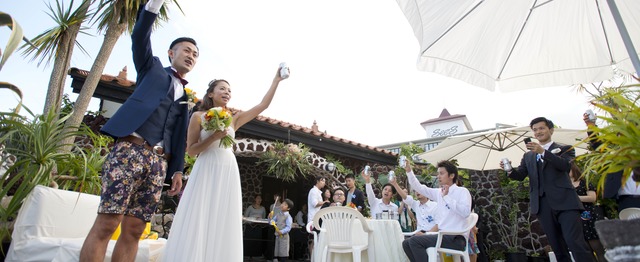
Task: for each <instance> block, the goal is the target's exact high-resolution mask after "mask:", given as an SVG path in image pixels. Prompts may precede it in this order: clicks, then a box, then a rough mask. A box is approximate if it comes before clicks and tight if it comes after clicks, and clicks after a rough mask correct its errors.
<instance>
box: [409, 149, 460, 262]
mask: <svg viewBox="0 0 640 262" xmlns="http://www.w3.org/2000/svg"><path fill="white" fill-rule="evenodd" d="M437 167H438V182H439V183H440V187H441V188H430V187H427V186H425V185H422V184H420V181H418V178H416V175H415V174H413V171H412V170H411V165H410V163H409V162H408V161H407V163H406V165H405V170H406V171H407V178H408V180H409V185H411V188H413V190H415V191H416V192H418V193H420V194H422V195H424V196H426V197H428V198H429V199H434V200H435V201H436V204H437V206H436V210H437V211H436V213H437V216H438V218H439V222H438V229H439V230H441V231H460V230H462V229H463V228H464V226H465V224H466V220H467V217H469V215H470V214H471V194H470V193H469V190H467V189H466V188H464V187H459V186H457V185H456V183H457V182H458V168H457V167H456V166H455V165H454V164H453V163H451V162H449V161H441V162H439V163H438V164H437ZM465 234H469V232H466V233H465ZM437 239H438V236H437V235H422V236H414V237H411V238H408V239H406V240H404V241H403V242H402V249H404V252H405V254H406V255H407V257H409V260H410V261H411V262H415V261H423V262H424V261H431V260H429V258H428V256H427V252H426V250H427V248H429V247H435V246H436V241H437ZM466 245H467V242H466V241H465V239H464V237H463V236H461V235H458V236H451V235H449V236H444V237H443V239H442V245H441V246H442V247H446V248H451V249H457V250H463V249H464V247H465V246H466Z"/></svg>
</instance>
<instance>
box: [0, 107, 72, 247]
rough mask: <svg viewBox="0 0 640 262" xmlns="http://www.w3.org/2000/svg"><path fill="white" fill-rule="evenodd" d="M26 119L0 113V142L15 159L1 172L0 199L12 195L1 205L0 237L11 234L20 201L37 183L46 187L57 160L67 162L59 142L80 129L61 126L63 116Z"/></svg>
mask: <svg viewBox="0 0 640 262" xmlns="http://www.w3.org/2000/svg"><path fill="white" fill-rule="evenodd" d="M25 110H27V111H28V112H29V113H30V114H31V116H32V118H31V119H27V118H25V117H23V116H20V115H17V114H15V113H7V112H0V144H2V145H4V147H5V148H4V150H5V151H6V153H8V154H11V155H13V156H15V162H14V163H13V165H11V167H9V168H8V169H7V170H6V172H5V173H4V174H2V181H3V187H2V189H0V199H2V198H5V197H6V196H11V200H10V201H8V203H7V206H2V207H0V223H3V225H2V227H1V228H0V239H7V238H8V237H9V236H10V233H11V230H10V226H11V223H10V222H12V221H13V220H14V219H15V217H16V215H17V213H18V210H19V209H20V207H21V206H22V200H23V199H24V198H25V197H26V196H27V195H28V194H29V193H30V192H31V190H33V188H34V187H35V186H36V185H45V186H48V185H50V184H51V183H52V182H53V174H52V171H53V170H54V168H55V167H56V164H57V163H58V162H64V161H69V158H70V157H71V155H70V154H69V153H61V152H60V149H61V147H62V146H63V145H60V144H59V142H60V141H61V140H62V139H64V138H66V137H69V136H72V135H74V136H75V135H79V134H82V132H78V131H76V132H69V131H66V130H65V129H64V121H65V120H66V118H60V119H58V118H57V117H56V115H55V114H53V113H50V114H48V115H46V116H36V115H33V113H32V112H31V111H29V109H28V108H26V107H25Z"/></svg>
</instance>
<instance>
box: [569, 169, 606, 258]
mask: <svg viewBox="0 0 640 262" xmlns="http://www.w3.org/2000/svg"><path fill="white" fill-rule="evenodd" d="M569 177H570V178H571V182H572V183H573V187H574V188H575V189H576V193H578V197H579V198H580V201H581V202H582V205H583V206H584V209H585V210H584V211H583V212H582V214H581V217H582V230H583V232H584V239H585V240H587V242H588V243H589V246H591V249H592V250H593V251H594V252H595V253H596V255H597V257H598V261H600V262H602V261H606V260H605V258H604V247H603V246H602V243H600V239H599V237H598V232H596V226H595V224H596V221H597V220H600V219H602V217H600V213H599V212H595V206H594V204H595V202H596V199H597V197H596V191H595V187H593V185H592V184H591V183H589V184H588V185H587V183H586V182H585V180H584V178H582V172H581V171H580V168H579V167H578V166H577V165H576V164H575V163H573V162H572V163H571V171H570V172H569Z"/></svg>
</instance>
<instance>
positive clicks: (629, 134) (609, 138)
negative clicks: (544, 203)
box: [578, 84, 640, 191]
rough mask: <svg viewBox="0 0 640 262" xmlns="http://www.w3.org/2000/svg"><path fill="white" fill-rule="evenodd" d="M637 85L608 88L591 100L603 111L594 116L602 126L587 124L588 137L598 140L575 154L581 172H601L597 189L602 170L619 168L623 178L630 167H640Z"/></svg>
mask: <svg viewBox="0 0 640 262" xmlns="http://www.w3.org/2000/svg"><path fill="white" fill-rule="evenodd" d="M639 101H640V85H639V84H634V85H628V86H625V87H623V88H610V89H606V90H605V92H604V93H603V94H602V95H601V96H599V97H597V98H596V99H595V100H594V102H593V104H594V105H595V106H596V107H597V108H599V109H601V110H603V111H604V112H606V115H605V116H598V118H600V119H602V120H604V121H605V122H606V123H605V125H603V126H602V127H596V126H593V127H589V130H590V131H593V135H592V137H590V138H589V139H594V140H597V141H599V142H601V143H602V144H601V145H600V146H599V147H598V148H595V149H594V151H592V152H591V153H589V154H586V155H583V156H580V157H578V159H579V160H584V163H585V170H584V173H585V174H592V173H596V174H602V176H600V178H599V181H598V186H597V188H598V191H601V189H602V188H603V186H604V180H605V177H606V174H609V173H613V172H618V171H623V179H624V181H626V179H627V178H628V177H629V176H630V174H631V170H632V169H634V168H640V127H639V125H640V107H638V103H639Z"/></svg>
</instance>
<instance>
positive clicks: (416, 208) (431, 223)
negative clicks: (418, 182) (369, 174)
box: [389, 179, 438, 236]
mask: <svg viewBox="0 0 640 262" xmlns="http://www.w3.org/2000/svg"><path fill="white" fill-rule="evenodd" d="M389 182H390V183H391V185H393V187H394V188H395V189H396V191H397V192H398V195H400V197H401V198H402V202H404V203H405V204H406V205H407V206H409V207H411V209H412V210H413V212H415V213H416V220H417V221H416V222H417V223H418V225H417V227H416V231H415V234H414V236H421V235H424V233H426V232H438V221H437V220H436V210H437V206H438V204H436V202H434V201H431V200H430V199H429V198H428V197H426V196H424V195H422V194H420V192H418V191H415V190H414V191H415V192H416V198H417V199H418V200H415V199H413V197H412V196H410V195H407V193H405V192H404V190H402V189H401V188H400V185H398V183H397V182H396V180H395V179H392V180H391V181H389Z"/></svg>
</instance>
